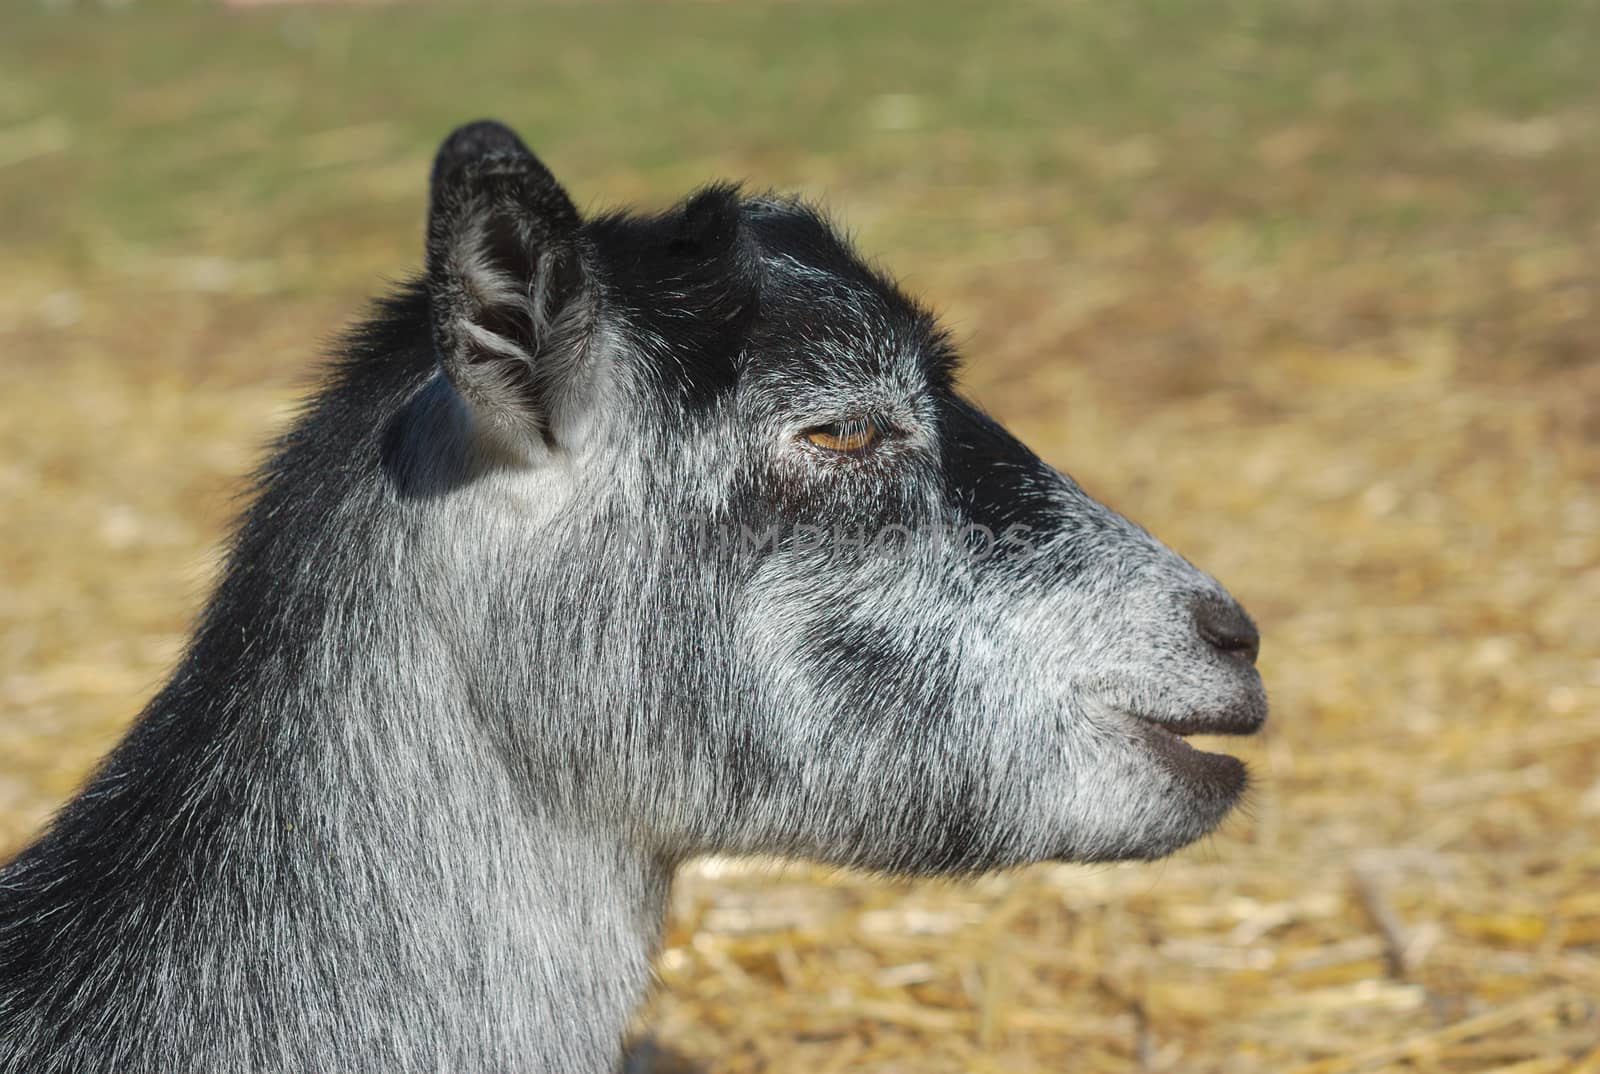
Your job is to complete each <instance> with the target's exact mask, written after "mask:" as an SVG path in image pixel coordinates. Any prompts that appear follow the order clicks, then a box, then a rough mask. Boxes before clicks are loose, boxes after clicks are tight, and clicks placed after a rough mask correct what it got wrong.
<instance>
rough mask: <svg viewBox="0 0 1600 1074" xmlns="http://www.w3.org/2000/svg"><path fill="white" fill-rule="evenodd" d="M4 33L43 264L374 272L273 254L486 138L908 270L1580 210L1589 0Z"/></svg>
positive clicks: (574, 9)
mask: <svg viewBox="0 0 1600 1074" xmlns="http://www.w3.org/2000/svg"><path fill="white" fill-rule="evenodd" d="M4 31H5V32H4V33H3V35H0V37H3V44H0V197H3V199H4V201H3V211H0V244H3V248H4V254H3V256H4V258H5V259H6V260H8V261H13V262H15V261H25V262H27V263H28V264H29V265H31V266H34V267H35V270H37V267H38V266H40V265H54V266H57V267H59V268H60V269H61V270H73V269H83V268H84V267H90V268H95V267H105V266H106V265H107V264H108V263H117V262H127V261H129V260H130V259H131V261H132V262H133V263H137V261H138V258H139V256H140V255H141V254H142V253H145V252H148V251H150V250H152V249H166V250H180V249H181V250H185V251H188V252H191V253H194V254H199V255H214V256H223V255H226V256H228V257H232V258H240V257H254V258H258V259H264V260H266V261H268V262H273V261H277V260H280V259H282V258H285V257H289V258H290V259H291V262H292V271H281V272H276V273H273V272H267V273H266V278H264V279H258V283H259V285H260V286H261V287H262V288H265V289H268V290H300V289H317V288H321V287H325V286H334V287H345V288H359V287H361V286H363V285H364V284H365V283H366V277H368V276H370V274H371V273H372V272H373V271H374V269H375V268H376V267H377V266H380V265H389V264H392V262H393V250H392V249H390V250H386V251H383V252H382V253H381V254H380V253H379V252H378V251H372V252H371V253H370V255H368V256H361V255H360V254H357V255H355V256H354V257H353V258H341V257H337V256H335V257H331V258H327V259H322V258H318V257H316V256H294V255H297V254H299V255H304V254H305V253H306V247H307V245H308V244H309V245H311V246H320V247H325V248H326V247H332V246H336V245H337V244H339V243H341V242H348V243H351V244H354V245H355V246H357V247H361V246H364V245H370V244H371V243H372V242H373V241H375V240H376V238H377V237H379V236H382V237H384V240H383V241H392V238H393V236H396V235H406V234H409V233H408V232H406V230H405V228H406V226H407V225H410V226H412V229H413V231H414V225H415V222H416V220H417V218H418V215H419V212H420V209H419V206H420V186H421V179H422V176H423V174H424V169H425V167H426V160H427V155H428V153H429V151H430V149H431V147H432V146H433V145H434V144H435V143H436V142H437V140H438V138H439V137H440V136H441V135H442V133H443V132H444V131H446V130H448V129H449V128H450V127H451V126H452V125H454V124H455V123H457V122H460V121H461V120H463V119H465V118H470V117H473V116H476V115H480V114H493V115H497V116H500V117H502V118H504V119H506V120H507V121H509V122H511V123H512V124H513V125H516V126H518V127H519V128H520V129H522V130H523V131H524V132H525V134H526V136H527V138H528V139H529V141H530V142H531V143H532V144H533V145H534V146H535V148H536V150H538V151H539V152H541V153H542V154H544V155H545V156H547V157H548V158H549V160H550V161H551V163H552V164H553V166H554V167H555V169H556V171H557V173H558V174H559V175H562V176H563V177H565V178H567V179H568V181H569V182H570V184H571V185H572V187H573V189H574V191H575V193H576V195H577V196H578V198H579V200H580V201H584V200H586V199H587V200H591V201H592V200H593V199H594V198H595V197H596V195H597V194H598V195H600V196H602V197H603V198H604V199H610V198H627V197H644V198H647V199H656V200H660V199H662V198H664V197H667V196H670V195H673V194H676V193H680V192H681V191H682V190H684V189H686V188H687V187H688V186H690V185H692V184H694V183H697V182H700V181H703V180H706V179H709V178H716V177H721V176H731V177H735V178H740V177H750V178H752V179H753V180H754V181H755V182H756V184H757V185H763V186H765V185H775V186H780V187H800V188H805V189H808V190H811V191H814V192H815V191H818V190H821V191H823V192H824V193H825V192H827V191H829V190H833V191H838V190H849V191H851V192H853V193H855V192H865V194H866V197H864V198H862V199H859V201H856V202H855V203H856V204H859V205H861V206H864V207H865V208H866V211H865V213H864V216H863V217H862V218H861V219H852V223H854V224H855V225H856V226H858V227H859V228H861V229H862V230H863V231H866V232H867V233H868V234H869V235H870V236H871V237H872V238H873V239H874V240H876V241H879V242H881V243H887V244H888V245H889V247H890V249H891V250H892V251H893V252H894V253H895V255H896V257H897V258H899V259H900V261H901V262H905V261H906V260H907V259H908V258H912V259H914V258H917V257H919V256H921V255H932V254H939V253H949V252H952V251H964V252H965V253H966V254H968V255H969V256H970V255H972V254H973V253H974V252H975V248H976V252H977V253H979V254H980V255H984V254H985V250H984V248H985V247H986V246H990V245H991V244H992V248H991V249H989V250H988V251H987V255H986V256H988V257H990V258H992V259H995V260H1003V258H1004V253H1005V246H1006V245H1007V244H1010V243H1013V242H1015V241H1016V239H1017V231H1018V228H1019V227H1023V226H1026V225H1028V224H1031V225H1032V226H1034V227H1035V229H1036V233H1037V234H1044V235H1049V236H1061V237H1074V236H1075V237H1078V238H1080V239H1084V238H1089V237H1092V236H1095V235H1099V234H1104V233H1110V232H1118V231H1121V230H1123V229H1126V228H1127V227H1128V226H1129V225H1130V224H1139V225H1143V226H1145V227H1146V228H1148V229H1149V231H1150V234H1149V236H1148V237H1147V238H1146V240H1145V241H1147V242H1159V240H1160V236H1161V235H1162V233H1163V232H1164V231H1165V230H1169V229H1176V228H1180V227H1183V226H1189V225H1192V224H1193V223H1194V222H1196V221H1203V220H1206V219H1208V218H1217V217H1221V218H1225V219H1227V220H1229V221H1230V222H1232V224H1233V225H1234V226H1235V227H1236V229H1237V230H1238V233H1239V235H1240V236H1242V239H1243V241H1244V242H1245V244H1246V246H1247V247H1248V253H1249V256H1251V257H1255V258H1259V259H1262V260H1268V261H1271V260H1274V259H1277V258H1279V257H1281V256H1282V255H1283V253H1284V247H1285V246H1286V245H1289V246H1293V245H1295V244H1296V243H1300V242H1303V241H1305V240H1307V239H1311V240H1320V241H1318V242H1317V243H1316V246H1317V254H1316V256H1317V257H1318V258H1320V259H1321V260H1322V261H1324V262H1336V261H1338V260H1340V259H1341V258H1343V257H1345V256H1348V253H1349V252H1350V251H1352V250H1355V251H1361V250H1368V249H1369V248H1378V249H1380V250H1386V249H1388V248H1390V247H1392V246H1393V245H1394V244H1395V243H1396V242H1406V243H1411V244H1414V246H1415V248H1416V249H1426V248H1449V247H1450V246H1451V245H1452V244H1458V243H1459V242H1460V241H1461V237H1462V232H1463V231H1464V230H1465V229H1467V228H1470V229H1471V230H1472V231H1473V233H1474V234H1482V233H1483V232H1484V229H1485V228H1494V227H1496V226H1501V225H1504V226H1507V227H1510V228H1512V229H1515V228H1517V227H1519V226H1531V227H1532V228H1534V229H1535V230H1537V229H1539V226H1540V225H1541V224H1543V225H1544V226H1546V227H1548V226H1550V225H1551V224H1552V222H1553V221H1571V220H1573V219H1589V220H1593V219H1595V216H1596V214H1595V212H1594V209H1595V206H1596V202H1597V199H1600V194H1597V193H1596V188H1597V185H1600V184H1597V182H1596V179H1597V175H1600V168H1597V161H1600V155H1597V150H1596V145H1597V143H1600V132H1597V131H1596V129H1595V124H1594V118H1593V117H1594V111H1595V110H1594V107H1593V106H1594V105H1595V104H1596V103H1597V99H1600V97H1597V92H1596V85H1597V82H1600V77H1597V76H1596V74H1595V70H1596V66H1597V63H1596V61H1597V55H1596V47H1595V35H1596V33H1597V32H1600V4H1596V3H1594V2H1589V0H1546V2H1541V3H1538V4H1531V5H1530V4H1519V3H1510V2H1498V3H1496V2H1472V3H1440V4H1415V3H1405V2H1400V0H1361V2H1356V3H1331V2H1327V0H1287V2H1279V0H1231V2H1228V3H1221V4H1193V3H1188V2H1186V0H1158V2H1154V3H1142V4H1088V3H1071V4H1066V3H1063V4H1045V3H1017V4H999V5H987V4H985V5H976V4H966V3H958V2H950V0H935V2H932V3H905V2H890V3H875V4H839V3H826V4H783V3H780V4H733V3H693V4H657V3H596V4H537V5H534V6H531V7H510V6H506V7H488V8H485V7H447V8H428V7H411V6H400V7H395V8H386V9H381V10H374V9H370V8H356V9H351V8H327V7H311V6H304V7H299V6H297V7H289V8H281V7H272V8H265V9H259V10H251V11H238V12H229V11H225V10H221V9H218V8H215V7H197V6H193V5H178V4H167V5H159V6H155V7H151V6H145V5H137V4H135V5H131V6H129V7H126V8H121V9H117V10H109V11H100V10H93V9H83V10H78V9H73V10H69V11H65V12H48V11H44V10H39V9H26V10H22V11H18V10H16V9H15V8H13V9H12V10H10V11H9V12H8V13H7V14H6V15H5V16H4ZM853 200H854V199H853ZM1018 200H1020V201H1022V202H1025V214H1026V220H1025V221H1022V220H1019V219H1018V215H1019V211H1018V209H1017V208H1016V207H1015V206H1014V203H1015V202H1016V201H1018ZM875 201H881V202H884V203H891V202H892V203H893V208H892V211H882V212H874V211H873V206H874V204H875ZM996 207H1007V210H1008V211H1007V212H1005V213H1000V212H996V211H995V210H996ZM880 226H881V229H882V232H883V233H880ZM408 253H409V251H408ZM912 263H913V264H914V263H915V262H914V261H912Z"/></svg>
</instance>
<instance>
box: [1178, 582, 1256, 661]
mask: <svg viewBox="0 0 1600 1074" xmlns="http://www.w3.org/2000/svg"><path fill="white" fill-rule="evenodd" d="M1194 626H1195V629H1196V630H1197V631H1199V633H1200V636H1201V637H1202V638H1204V639H1206V641H1207V642H1209V643H1210V644H1211V645H1212V646H1213V647H1214V648H1216V649H1218V650H1220V651H1221V652H1223V653H1226V654H1227V655H1229V656H1236V657H1239V658H1240V659H1243V660H1248V661H1249V662H1250V663H1252V664H1254V663H1255V662H1256V656H1257V655H1258V654H1259V653H1260V652H1261V635H1260V633H1258V632H1257V631H1256V625H1255V624H1254V623H1252V622H1251V621H1250V617H1249V616H1248V615H1246V614H1245V610H1244V609H1243V608H1241V607H1239V602H1238V601H1236V600H1233V599H1232V598H1231V597H1213V596H1206V597H1202V598H1200V599H1199V600H1197V601H1195V605H1194Z"/></svg>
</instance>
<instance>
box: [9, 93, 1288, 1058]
mask: <svg viewBox="0 0 1600 1074" xmlns="http://www.w3.org/2000/svg"><path fill="white" fill-rule="evenodd" d="M432 191H433V193H432V204H431V208H430V213H429V220H428V232H427V264H426V271H425V274H424V275H423V277H422V278H421V279H419V280H418V281H416V282H415V283H413V284H411V285H409V286H406V287H404V288H402V289H401V290H400V292H399V293H398V294H396V295H394V296H393V297H391V298H389V299H387V300H386V301H384V302H382V303H380V304H379V305H378V306H377V308H376V311H375V312H374V314H373V315H372V317H371V319H370V320H369V321H368V322H367V323H366V324H365V325H363V326H362V327H360V328H359V329H357V330H356V331H355V332H354V333H353V334H352V335H351V336H350V337H349V338H348V340H347V341H346V342H345V345H344V346H343V348H342V353H341V354H340V356H339V358H338V359H337V361H336V362H335V363H334V364H333V366H332V368H331V369H330V370H329V371H328V374H327V377H326V382H325V384H324V386H323V387H322V389H321V390H320V391H319V392H318V393H317V394H316V396H315V397H314V398H313V399H312V400H311V401H310V403H309V405H308V406H307V407H306V409H305V411H304V413H303V414H302V415H301V417H300V419H299V420H298V421H297V422H296V423H295V424H294V426H293V427H292V429H291V430H290V431H289V432H288V433H287V435H286V436H285V437H284V438H283V439H282V441H281V442H280V443H279V444H278V445H277V447H276V449H275V451H274V452H273V454H272V456H271V459H270V461H269V462H268V463H267V465H266V467H265V469H264V471H263V473H262V475H261V477H260V482H259V491H258V494H257V496H256V498H255V501H254V505H253V506H252V507H251V508H250V509H249V511H248V512H247V513H246V515H245V516H244V518H243V520H242V522H241V524H240V525H239V527H238V530H237V532H236V533H235V535H234V538H233V542H232V545H231V550H230V555H229V558H228V563H227V568H226V570H225V572H224V574H223V577H222V579H221V581H220V583H219V584H218V586H217V589H216V592H215V593H214V594H213V596H212V597H211V600H210V602H209V603H208V605H207V606H206V609H205V612H204V614H203V615H202V617H201V619H200V622H199V625H198V626H197V628H196V629H195V632H194V636H193V638H192V640H191V642H190V644H189V646H188V649H187V651H186V653H185V655H184V657H183V659H182V661H181V663H180V665H179V666H178V668H177V670H176V671H175V672H174V673H173V675H172V678H171V680H170V681H169V682H168V683H167V685H166V686H165V687H164V688H163V689H162V690H161V691H160V693H158V694H157V695H156V697H155V698H154V699H153V700H152V701H151V702H150V704H149V706H148V707H147V708H146V709H145V711H144V712H143V714H142V715H141V716H140V717H139V719H138V721H137V722H136V723H135V725H134V726H133V728H132V729H131V730H130V731H129V733H128V735H127V737H126V738H125V739H124V740H123V741H122V743H121V744H120V745H119V746H118V747H117V748H116V749H115V750H114V751H113V752H112V753H111V755H110V756H109V757H108V758H107V759H106V760H105V762H104V764H103V765H102V766H101V767H100V769H99V771H98V772H97V773H96V774H95V776H94V777H93V779H92V780H91V781H90V782H89V784H88V785H87V786H86V787H85V789H84V790H83V791H82V792H81V793H80V794H79V795H78V797H77V798H75V799H74V800H73V801H72V802H70V803H69V804H68V805H67V806H66V807H65V808H64V809H63V810H62V811H61V813H60V815H59V816H58V817H56V819H55V820H54V822H53V823H52V824H51V825H50V827H49V829H48V830H47V831H46V832H45V833H44V834H43V835H42V836H41V837H40V838H39V840H38V841H37V842H35V843H34V844H33V845H32V846H30V847H28V848H27V849H25V850H24V851H23V852H22V853H21V854H20V855H19V856H18V857H17V858H16V859H15V860H14V861H12V862H11V863H10V864H9V865H7V866H6V867H5V868H4V870H3V871H0V1072H4V1074H55V1072H60V1074H68V1072H72V1074H97V1072H104V1074H173V1072H190V1071H193V1072H200V1071H205V1072H211V1071H215V1072H237V1074H245V1072H258V1071H284V1072H314V1071H315V1072H326V1071H335V1070H338V1071H373V1072H383V1074H402V1072H410V1071H452V1072H460V1074H465V1072H470V1071H484V1072H487V1071H515V1072H520V1074H538V1072H548V1074H605V1072H607V1071H612V1070H614V1069H616V1067H617V1066H618V1064H619V1062H620V1058H621V1038H622V1035H623V1031H624V1027H625V1025H626V1023H627V1020H628V1017H629V1014H630V1012H631V1011H632V1010H633V1008H634V1006H635V1004H636V1003H637V1002H638V1000H639V998H640V996H641V994H642V992H643V990H644V989H645V987H646V984H647V981H648V979H649V965H650V958H651V954H652V950H653V949H654V947H655V945H656V942H657V937H658V933H659V930H660V926H661V920H662V915H663V910H664V905H665V900H666V895H667V889H668V885H669V882H670V878H671V876H672V871H673V869H674V867H675V866H676V865H677V864H678V863H679V862H681V861H683V860H684V859H686V858H688V857H690V856H692V855H697V854H704V853H708V852H721V853H738V854H743V853H761V854H776V855H784V856H790V857H796V858H804V859H810V860H815V861H820V862H829V863H835V864H838V865H843V866H855V867H861V868H866V869H873V870H880V871H884V872H890V873H899V874H943V875H949V874H970V873H975V872H978V871H981V870H988V869H997V868H1004V867H1008V866H1015V865H1020V864H1023V863H1027V862H1036V861H1045V860H1070V861H1101V860H1110V859H1118V858H1153V857H1157V856H1160V855H1163V854H1166V853H1168V852H1170V851H1172V850H1175V849H1177V848H1178V847H1181V846H1183V845H1184V844H1186V843H1188V842H1190V841H1192V840H1194V839H1196V838H1198V837H1199V836H1201V835H1203V834H1204V833H1206V832H1209V831H1210V830H1212V828H1213V827H1214V826H1215V825H1216V824H1217V823H1218V822H1219V821H1220V820H1221V819H1222V818H1223V816H1224V815H1225V814H1227V812H1228V811H1229V809H1230V808H1231V807H1232V806H1233V804H1234V803H1235V801H1236V800H1237V799H1238V797H1239V795H1240V793H1241V792H1242V790H1243V789H1244V786H1245V772H1244V768H1243V766H1242V765H1241V764H1240V763H1239V762H1238V761H1236V760H1234V759H1233V758H1230V757H1226V756H1221V755H1216V754H1210V753H1203V752H1200V751H1198V750H1196V749H1194V748H1192V747H1191V746H1189V745H1188V744H1187V743H1186V742H1185V741H1184V740H1183V736H1184V735H1186V734H1187V733H1189V732H1193V731H1223V732H1238V733H1244V732H1250V731H1253V730H1254V729H1255V728H1257V727H1258V726H1259V725H1260V723H1261V721H1262V719H1263V718H1264V716H1265V712H1266V704H1265V697H1264V694H1263V691H1262V686H1261V680H1260V679H1259V677H1258V676H1257V675H1256V672H1255V670H1254V667H1253V663H1254V658H1255V651H1256V644H1257V642H1256V635H1255V630H1254V628H1253V627H1252V626H1251V625H1250V621H1249V619H1248V618H1247V617H1246V616H1245V615H1244V613H1243V612H1242V611H1241V610H1240V609H1239V607H1238V605H1237V604H1235V603H1234V602H1233V600H1232V599H1231V598H1230V597H1229V596H1228V595H1227V594H1226V593H1225V592H1224V591H1223V589H1222V587H1221V586H1220V585H1218V583H1217V582H1216V581H1214V580H1213V579H1212V578H1210V577H1209V576H1207V575H1205V574H1203V573H1202V572H1200V571H1199V570H1197V569H1196V568H1194V567H1193V566H1191V565H1190V564H1188V563H1187V562H1185V561H1184V560H1183V559H1181V558H1180V557H1178V556H1177V555H1175V554H1174V553H1172V552H1171V551H1169V550H1168V549H1166V548H1165V547H1164V546H1162V545H1161V544H1160V543H1159V542H1158V541H1156V540H1155V539H1154V538H1153V537H1151V536H1150V535H1149V534H1148V533H1146V532H1145V531H1144V530H1142V529H1140V528H1139V527H1138V526H1136V525H1134V524H1133V523H1131V522H1129V521H1127V520H1126V519H1124V518H1122V517H1120V516H1119V515H1117V514H1115V513H1113V512H1112V511H1110V510H1108V509H1107V508H1105V507H1104V506H1102V505H1100V504H1098V503H1096V502H1095V501H1094V500H1092V499H1090V498H1089V496H1087V495H1086V494H1085V493H1084V492H1083V491H1082V489H1080V488H1079V487H1078V486H1077V485H1076V484H1075V483H1073V481H1072V480H1071V479H1070V478H1068V477H1066V476H1065V475H1063V474H1062V473H1060V472H1059V471H1057V470H1055V469H1052V468H1051V467H1049V466H1047V465H1045V464H1044V463H1043V462H1041V461H1040V460H1039V459H1038V458H1037V457H1035V456H1034V455H1033V454H1032V453H1031V452H1029V451H1028V449H1027V448H1025V447H1023V446H1022V444H1020V443H1018V442H1017V441H1016V440H1015V439H1014V438H1013V437H1011V436H1010V435H1009V434H1008V433H1007V432H1006V431H1005V430H1004V429H1002V428H1001V427H1000V426H999V425H997V424H996V423H995V422H993V421H992V420H991V419H989V418H988V417H986V416H985V415H984V414H983V413H982V412H981V411H980V410H978V409H977V408H976V407H975V406H973V405H972V404H971V403H970V402H968V401H967V400H965V399H964V398H963V397H962V396H961V395H960V393H959V392H958V390H957V389H956V387H955V384H954V381H953V379H952V378H953V373H954V368H955V357H954V354H953V351H952V348H951V345H950V342H949V340H948V339H947V338H946V337H945V336H944V335H943V334H942V333H941V332H940V331H939V329H938V327H937V326H936V324H935V322H934V320H933V318H932V317H930V316H929V315H928V314H927V313H926V312H925V311H924V310H923V309H922V308H920V307H919V306H918V305H917V304H916V303H915V302H913V301H912V300H910V299H909V298H907V297H906V296H905V295H904V294H902V293H901V292H900V291H899V290H898V289H897V288H896V287H895V286H894V285H893V284H892V283H891V282H890V281H888V280H886V279H885V278H884V277H883V276H882V275H880V274H879V273H877V272H876V271H874V270H873V269H871V268H870V267H868V266H867V265H866V264H864V263H863V262H862V261H861V260H860V259H859V258H858V257H857V256H856V255H855V254H854V253H853V252H852V251H851V249H850V248H849V246H848V245H847V244H846V243H845V242H844V241H843V240H842V239H841V238H840V237H839V236H838V234H837V233H836V232H835V231H834V230H833V229H832V228H831V227H830V226H829V225H828V224H827V223H826V222H825V221H824V220H823V218H822V217H821V216H819V215H818V214H817V213H816V212H815V211H813V210H812V209H810V208H808V207H806V206H805V205H803V204H801V203H799V202H796V201H791V200H786V199H778V198H771V197H750V196H745V195H744V194H742V193H740V192H739V191H738V190H736V189H734V188H731V187H726V186H714V187H711V188H709V189H707V190H704V191H701V192H700V193H698V194H696V195H694V196H692V197H690V198H689V199H687V200H686V201H685V202H683V203H682V204H680V205H679V206H677V207H676V208H673V209H671V210H669V211H667V212H664V213H661V214H659V215H636V214H629V213H615V214H609V215H603V216H598V217H595V218H592V219H583V218H581V217H580V215H579V213H578V212H577V211H576V210H575V209H574V207H573V205H572V202H571V201H570V200H569V199H568V197H567V195H566V194H565V192H564V191H563V190H562V189H561V187H560V186H559V185H557V184H556V182H555V181H554V179H553V178H552V177H551V176H550V173H549V172H548V171H547V170H546V169H545V168H544V166H543V165H542V164H540V163H539V162H538V161H537V160H536V159H535V158H534V157H533V156H532V154H530V153H529V152H528V150H527V149H526V148H525V147H524V146H523V145H522V143H521V142H520V141H518V140H517V138H516V137H515V136H514V135H513V134H511V132H509V131H507V130H506V129H505V128H503V127H500V126H498V125H496V124H492V123H479V124H473V125H471V126H468V127H465V128H462V129H461V130H460V131H457V132H456V133H455V134H453V135H452V136H451V137H450V138H449V139H448V140H447V141H446V142H445V144H444V146H443V147H442V148H441V150H440V153H439V157H438V160H437V162H436V164H435V167H434V173H433V183H432Z"/></svg>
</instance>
